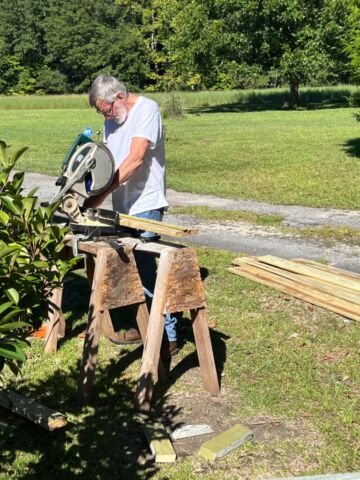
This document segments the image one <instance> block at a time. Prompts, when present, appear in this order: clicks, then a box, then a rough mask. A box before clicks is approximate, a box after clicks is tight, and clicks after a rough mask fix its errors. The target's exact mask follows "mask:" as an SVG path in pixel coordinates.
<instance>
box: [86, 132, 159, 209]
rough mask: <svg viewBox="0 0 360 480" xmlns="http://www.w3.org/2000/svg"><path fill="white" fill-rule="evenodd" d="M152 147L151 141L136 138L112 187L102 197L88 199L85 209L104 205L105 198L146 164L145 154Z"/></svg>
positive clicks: (115, 176)
mask: <svg viewBox="0 0 360 480" xmlns="http://www.w3.org/2000/svg"><path fill="white" fill-rule="evenodd" d="M149 146H150V142H149V140H147V139H146V138H141V137H135V138H133V139H132V140H131V147H130V153H129V155H128V156H127V157H126V158H125V160H124V161H123V162H122V164H121V165H120V167H119V168H118V169H117V170H116V172H115V175H114V180H113V182H112V184H111V185H110V187H109V188H108V189H107V190H106V191H105V192H103V193H101V194H100V195H96V196H95V197H90V198H87V199H86V200H85V202H84V207H88V208H97V207H98V206H99V205H101V204H102V203H103V201H104V200H105V198H106V197H107V196H108V195H109V194H110V193H111V192H113V191H114V190H116V189H117V188H118V186H119V185H121V184H122V183H125V182H126V181H127V180H129V178H130V177H131V175H132V174H133V173H134V172H135V170H137V169H138V168H139V167H140V166H141V165H142V164H143V162H144V157H145V154H146V152H147V150H148V148H149Z"/></svg>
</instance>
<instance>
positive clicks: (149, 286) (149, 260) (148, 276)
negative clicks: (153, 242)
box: [134, 208, 177, 342]
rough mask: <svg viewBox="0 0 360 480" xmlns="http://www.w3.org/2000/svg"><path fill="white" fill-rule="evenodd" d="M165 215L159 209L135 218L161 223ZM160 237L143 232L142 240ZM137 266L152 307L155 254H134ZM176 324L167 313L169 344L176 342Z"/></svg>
mask: <svg viewBox="0 0 360 480" xmlns="http://www.w3.org/2000/svg"><path fill="white" fill-rule="evenodd" d="M163 215H164V209H163V208H159V209H157V210H148V211H147V212H141V213H137V214H135V215H134V217H139V218H146V219H148V220H157V221H161V220H162V218H163ZM157 236H158V235H157V234H156V233H153V232H142V233H141V234H140V237H141V238H144V239H146V240H149V239H151V238H152V237H155V238H156V237H157ZM134 255H135V260H136V265H137V267H138V271H139V274H140V278H141V282H142V284H143V287H144V291H145V295H146V297H147V304H148V306H151V301H152V298H153V296H154V290H155V282H156V269H157V265H156V260H155V257H154V255H153V254H150V253H147V252H138V251H136V250H135V252H134ZM176 322H177V319H176V317H175V316H174V315H171V314H170V313H167V314H166V316H165V332H166V336H167V339H168V341H169V342H176Z"/></svg>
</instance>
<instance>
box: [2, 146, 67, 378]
mask: <svg viewBox="0 0 360 480" xmlns="http://www.w3.org/2000/svg"><path fill="white" fill-rule="evenodd" d="M26 150H27V148H22V149H19V150H17V151H15V152H13V153H11V151H10V149H9V147H8V146H7V145H6V143H5V142H4V141H2V140H0V166H1V169H0V372H1V370H2V368H3V367H4V365H5V364H7V365H8V366H9V367H10V368H11V369H12V370H13V371H14V372H17V370H18V366H19V363H21V362H24V361H25V354H24V348H25V347H26V346H27V342H26V341H25V336H26V333H27V332H28V330H29V329H30V328H38V327H39V326H40V325H41V323H42V322H43V321H44V320H45V319H46V317H47V312H48V305H49V296H50V294H51V290H52V289H53V288H55V287H56V286H59V285H60V282H61V281H62V279H63V276H64V275H65V273H66V272H67V271H68V270H69V268H70V267H71V266H72V265H73V263H74V261H70V262H66V261H63V260H61V251H62V250H63V248H64V235H65V233H66V232H67V229H66V228H64V227H60V226H57V225H51V224H50V221H51V218H52V216H53V214H54V211H55V210H56V208H57V205H53V206H49V207H47V208H44V207H38V208H37V207H36V197H35V192H34V191H32V192H30V193H29V194H27V195H26V196H24V195H23V194H22V184H23V180H24V173H23V172H16V173H15V174H14V175H12V176H10V174H11V172H12V169H13V167H14V165H15V164H16V162H17V160H18V159H19V158H20V156H21V155H22V154H23V153H24V152H25V151H26ZM51 308H53V306H51Z"/></svg>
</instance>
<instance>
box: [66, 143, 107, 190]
mask: <svg viewBox="0 0 360 480" xmlns="http://www.w3.org/2000/svg"><path fill="white" fill-rule="evenodd" d="M84 167H85V168H84ZM114 173H115V163H114V158H113V156H112V153H111V152H110V150H109V149H108V148H107V147H106V146H105V145H104V144H103V143H87V144H85V145H82V146H81V147H80V148H78V150H76V152H75V153H74V155H73V156H72V157H71V159H70V161H69V163H68V166H67V169H66V173H65V176H66V177H67V178H68V179H69V180H70V181H71V179H72V178H74V177H75V178H76V177H77V176H78V175H79V174H80V176H81V178H78V179H77V181H76V182H75V183H73V185H72V186H71V187H70V190H71V191H73V192H75V193H78V194H79V195H81V196H82V197H84V198H88V197H91V196H94V195H99V194H100V193H102V192H104V191H105V190H107V189H108V188H109V187H110V185H111V183H112V181H113V178H114Z"/></svg>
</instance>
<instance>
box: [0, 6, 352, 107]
mask: <svg viewBox="0 0 360 480" xmlns="http://www.w3.org/2000/svg"><path fill="white" fill-rule="evenodd" d="M0 12H1V15H0V93H3V94H4V93H36V92H44V93H63V92H83V91H86V90H87V89H88V87H89V85H90V83H91V81H92V79H93V78H94V77H95V76H96V75H97V74H98V73H103V72H111V73H113V74H114V75H117V76H119V77H120V78H122V79H123V80H124V81H125V82H127V83H128V84H129V85H130V86H131V87H132V88H136V89H148V90H170V89H233V88H244V87H267V86H280V85H283V84H289V85H290V87H291V95H292V102H293V103H296V102H297V101H298V86H299V84H304V83H306V84H312V85H317V84H334V83H337V82H347V81H349V79H351V74H352V71H354V72H355V75H354V76H355V77H356V76H357V77H359V76H360V60H359V59H360V45H359V43H360V40H359V39H360V20H359V18H360V7H359V2H358V0H117V1H114V0H87V1H86V2H81V1H78V2H74V1H71V0H0Z"/></svg>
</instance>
